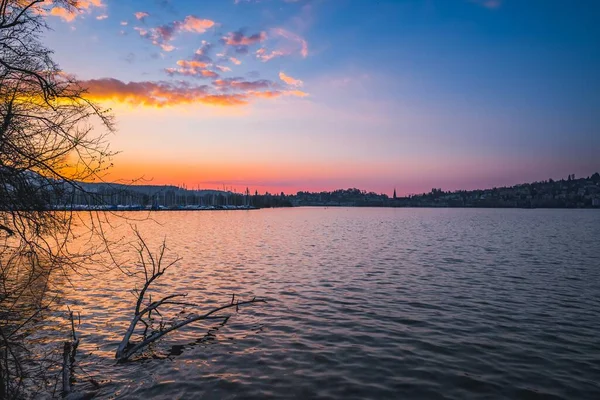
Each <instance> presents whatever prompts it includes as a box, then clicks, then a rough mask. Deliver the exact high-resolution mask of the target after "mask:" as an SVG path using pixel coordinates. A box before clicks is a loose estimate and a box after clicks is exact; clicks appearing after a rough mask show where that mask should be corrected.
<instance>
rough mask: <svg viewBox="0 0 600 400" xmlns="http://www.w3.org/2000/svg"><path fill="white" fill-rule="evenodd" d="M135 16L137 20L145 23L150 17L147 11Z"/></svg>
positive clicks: (136, 13) (137, 13) (139, 12)
mask: <svg viewBox="0 0 600 400" xmlns="http://www.w3.org/2000/svg"><path fill="white" fill-rule="evenodd" d="M133 15H134V16H135V19H137V20H138V21H143V20H144V19H145V18H146V17H149V16H150V14H148V13H147V12H146V11H138V12H135V13H133Z"/></svg>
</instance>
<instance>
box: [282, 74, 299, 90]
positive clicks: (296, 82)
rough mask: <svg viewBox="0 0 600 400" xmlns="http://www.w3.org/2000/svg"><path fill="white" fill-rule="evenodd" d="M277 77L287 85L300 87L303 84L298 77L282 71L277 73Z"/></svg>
mask: <svg viewBox="0 0 600 400" xmlns="http://www.w3.org/2000/svg"><path fill="white" fill-rule="evenodd" d="M279 79H281V80H282V81H284V82H285V83H287V84H288V85H291V86H296V87H300V86H302V85H303V84H304V82H302V81H301V80H300V79H294V78H292V77H291V76H289V75H286V74H285V73H283V72H280V73H279Z"/></svg>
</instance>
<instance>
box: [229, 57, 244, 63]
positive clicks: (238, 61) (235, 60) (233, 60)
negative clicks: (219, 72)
mask: <svg viewBox="0 0 600 400" xmlns="http://www.w3.org/2000/svg"><path fill="white" fill-rule="evenodd" d="M229 60H230V61H231V62H232V63H234V64H235V65H240V64H241V63H242V62H241V61H240V60H238V59H237V58H235V57H229Z"/></svg>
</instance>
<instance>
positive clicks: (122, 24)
mask: <svg viewBox="0 0 600 400" xmlns="http://www.w3.org/2000/svg"><path fill="white" fill-rule="evenodd" d="M128 24H129V22H127V21H121V26H127V25H128Z"/></svg>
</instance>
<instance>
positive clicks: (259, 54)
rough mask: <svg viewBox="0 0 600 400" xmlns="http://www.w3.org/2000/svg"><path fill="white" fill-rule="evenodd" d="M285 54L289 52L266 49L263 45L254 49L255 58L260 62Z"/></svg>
mask: <svg viewBox="0 0 600 400" xmlns="http://www.w3.org/2000/svg"><path fill="white" fill-rule="evenodd" d="M287 54H289V53H284V52H282V51H279V50H272V51H268V50H267V49H265V48H264V47H261V48H260V49H258V50H256V58H258V59H259V60H261V61H262V62H267V61H270V60H272V59H273V58H276V57H282V56H285V55H287Z"/></svg>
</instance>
